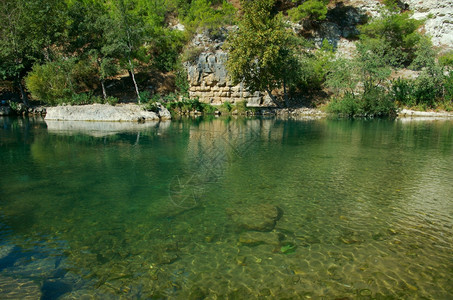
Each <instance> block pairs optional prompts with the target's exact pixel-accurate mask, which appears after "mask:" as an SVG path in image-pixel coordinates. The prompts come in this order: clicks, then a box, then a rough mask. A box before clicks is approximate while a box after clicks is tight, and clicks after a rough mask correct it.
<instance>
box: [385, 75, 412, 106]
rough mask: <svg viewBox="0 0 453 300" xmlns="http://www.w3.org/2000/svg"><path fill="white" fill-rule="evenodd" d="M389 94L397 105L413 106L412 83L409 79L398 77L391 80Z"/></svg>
mask: <svg viewBox="0 0 453 300" xmlns="http://www.w3.org/2000/svg"><path fill="white" fill-rule="evenodd" d="M390 95H391V96H392V97H393V99H394V100H395V101H396V102H397V104H399V105H404V106H408V107H411V106H414V105H416V99H415V97H414V84H413V82H412V81H411V80H408V79H403V78H398V79H396V80H393V81H392V82H391V88H390Z"/></svg>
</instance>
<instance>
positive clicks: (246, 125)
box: [0, 118, 453, 299]
mask: <svg viewBox="0 0 453 300" xmlns="http://www.w3.org/2000/svg"><path fill="white" fill-rule="evenodd" d="M100 124H102V125H100ZM0 125H1V127H0V166H1V171H2V172H1V175H0V298H2V299H27V298H28V299H80V298H82V297H86V298H87V299H90V297H91V298H93V299H119V298H121V299H167V298H168V299H204V298H206V299H283V298H285V299H321V298H323V299H383V298H385V299H451V297H452V295H453V251H452V250H453V249H452V248H453V246H452V245H453V199H452V198H453V184H452V183H453V171H452V170H453V121H448V120H447V121H429V122H426V121H419V122H417V121H402V120H399V121H387V120H374V121H346V120H298V121H297V120H275V119H241V118H239V119H234V118H233V119H231V118H230V119H227V118H222V119H215V118H207V119H204V120H203V119H196V120H189V119H184V120H179V121H178V120H176V121H172V122H166V123H160V124H159V123H146V124H144V125H140V124H136V125H134V127H132V128H128V127H127V126H126V125H125V124H123V123H116V124H108V123H105V124H104V123H77V122H76V123H61V122H53V123H45V122H44V121H43V120H39V119H16V118H9V119H8V118H3V119H1V118H0Z"/></svg>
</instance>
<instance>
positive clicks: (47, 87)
mask: <svg viewBox="0 0 453 300" xmlns="http://www.w3.org/2000/svg"><path fill="white" fill-rule="evenodd" d="M74 65H75V62H74V60H67V61H57V62H52V63H47V64H44V65H34V66H33V69H32V71H31V72H30V73H29V74H28V76H27V77H26V78H25V84H26V86H27V89H28V90H29V91H30V93H31V96H32V98H33V99H35V100H41V101H43V102H44V103H47V104H50V105H56V104H59V103H62V102H65V99H71V98H72V94H74V90H75V89H74V86H73V82H72V80H71V70H72V69H73V67H74Z"/></svg>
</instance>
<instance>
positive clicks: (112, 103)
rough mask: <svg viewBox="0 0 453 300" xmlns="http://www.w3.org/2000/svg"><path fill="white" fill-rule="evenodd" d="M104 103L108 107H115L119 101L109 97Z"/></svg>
mask: <svg viewBox="0 0 453 300" xmlns="http://www.w3.org/2000/svg"><path fill="white" fill-rule="evenodd" d="M105 102H106V103H108V104H110V105H113V106H115V105H116V104H117V103H118V102H119V99H118V98H116V97H112V96H109V97H107V98H106V99H105Z"/></svg>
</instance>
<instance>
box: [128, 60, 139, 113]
mask: <svg viewBox="0 0 453 300" xmlns="http://www.w3.org/2000/svg"><path fill="white" fill-rule="evenodd" d="M129 67H130V74H131V77H132V81H133V82H134V87H135V93H136V94H137V99H138V104H140V93H139V91H138V86H137V82H136V81H135V74H134V69H133V68H132V62H131V59H129Z"/></svg>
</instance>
